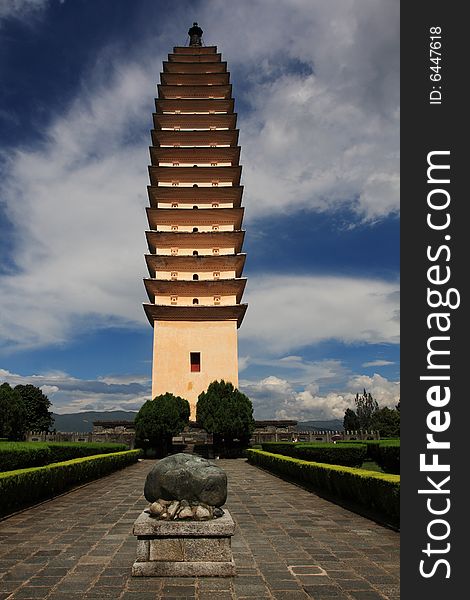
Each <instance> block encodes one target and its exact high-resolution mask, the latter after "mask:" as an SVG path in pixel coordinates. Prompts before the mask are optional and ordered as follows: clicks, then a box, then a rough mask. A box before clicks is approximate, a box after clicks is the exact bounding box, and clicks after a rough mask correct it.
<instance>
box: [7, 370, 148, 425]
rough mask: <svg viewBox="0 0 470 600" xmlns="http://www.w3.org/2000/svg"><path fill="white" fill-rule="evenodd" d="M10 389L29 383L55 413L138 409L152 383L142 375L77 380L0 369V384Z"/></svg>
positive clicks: (60, 374) (74, 378) (69, 377)
mask: <svg viewBox="0 0 470 600" xmlns="http://www.w3.org/2000/svg"><path fill="white" fill-rule="evenodd" d="M4 381H6V382H7V383H9V384H10V385H11V386H15V385H19V384H23V385H24V384H28V383H30V384H32V385H35V386H36V387H40V388H41V390H42V391H43V392H44V394H46V396H47V397H48V398H49V400H50V401H51V402H52V407H51V410H52V411H53V412H55V413H59V414H63V413H75V412H81V411H84V410H100V411H102V410H139V408H140V407H141V406H142V404H143V403H144V402H145V401H146V400H148V399H149V398H150V397H151V381H150V380H149V379H148V378H146V377H144V376H141V375H136V376H132V375H122V376H110V377H103V378H100V379H96V380H87V379H80V378H78V377H73V376H71V375H69V374H68V373H64V372H61V371H55V372H50V373H44V374H40V375H26V376H23V375H19V374H17V373H11V372H9V371H7V370H5V369H0V382H2V383H3V382H4Z"/></svg>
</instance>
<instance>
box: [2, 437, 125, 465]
mask: <svg viewBox="0 0 470 600" xmlns="http://www.w3.org/2000/svg"><path fill="white" fill-rule="evenodd" d="M127 449H128V447H127V446H126V444H112V443H109V444H107V443H102V442H96V443H94V442H9V443H5V444H1V445H0V472H1V471H15V470H18V469H27V468H29V467H42V466H44V465H49V464H51V463H55V462H63V461H66V460H72V459H73V458H81V457H85V456H93V455H96V454H109V453H111V452H123V451H125V450H127Z"/></svg>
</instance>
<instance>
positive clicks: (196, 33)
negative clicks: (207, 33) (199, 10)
mask: <svg viewBox="0 0 470 600" xmlns="http://www.w3.org/2000/svg"><path fill="white" fill-rule="evenodd" d="M202 33H203V31H202V29H201V28H200V27H199V25H198V24H197V23H196V22H194V23H193V26H192V27H191V28H190V29H189V31H188V35H189V45H190V46H202V41H201V37H202Z"/></svg>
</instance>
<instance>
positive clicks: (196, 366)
mask: <svg viewBox="0 0 470 600" xmlns="http://www.w3.org/2000/svg"><path fill="white" fill-rule="evenodd" d="M189 360H190V364H191V373H198V372H199V371H200V370H201V353H200V352H190V353H189Z"/></svg>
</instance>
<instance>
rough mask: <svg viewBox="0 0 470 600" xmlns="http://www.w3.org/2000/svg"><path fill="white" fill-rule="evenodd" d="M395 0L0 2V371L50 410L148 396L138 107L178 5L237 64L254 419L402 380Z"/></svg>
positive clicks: (151, 86)
mask: <svg viewBox="0 0 470 600" xmlns="http://www.w3.org/2000/svg"><path fill="white" fill-rule="evenodd" d="M398 13H399V4H398V2H397V1H394V0H391V1H390V2H385V3H377V2H375V1H373V0H329V1H328V2H322V1H312V0H295V1H294V0H284V1H279V2H276V3H273V2H269V1H268V0H251V1H248V0H241V1H239V2H237V3H230V2H226V1H221V0H220V1H219V0H211V1H199V2H198V1H196V2H194V1H191V2H185V1H180V2H177V3H175V2H170V1H168V2H165V1H159V0H133V2H127V1H124V0H74V1H72V0H65V1H60V0H4V1H3V2H2V4H1V6H0V76H1V79H2V82H3V86H2V88H1V90H0V131H1V138H0V139H1V141H0V144H1V145H0V170H1V181H0V253H1V261H0V379H1V380H6V381H9V382H10V383H12V384H17V383H20V382H21V383H25V382H31V383H34V384H35V385H38V386H41V387H42V389H43V390H44V391H45V392H46V393H47V394H48V396H49V398H50V399H51V401H52V402H53V409H54V410H55V411H56V412H62V413H63V412H77V411H80V410H88V409H96V410H111V409H116V408H121V409H124V410H135V409H138V408H139V407H140V406H141V405H142V403H143V402H144V400H145V399H147V398H149V397H150V377H151V372H150V371H151V351H152V329H151V327H150V326H149V325H148V322H147V321H146V318H145V315H144V313H143V310H142V306H141V305H142V302H144V301H146V294H145V291H144V288H143V285H142V277H145V276H146V275H147V273H146V269H145V263H144V259H143V255H144V253H145V252H146V245H145V236H144V231H145V229H146V227H147V223H146V217H145V206H146V205H147V204H148V200H147V196H146V186H147V183H148V175H147V165H148V163H149V156H148V146H149V144H150V129H151V126H152V123H151V115H152V110H153V102H154V97H155V85H156V83H157V82H158V81H159V73H160V71H161V68H162V61H163V60H164V59H166V56H167V54H168V53H169V52H170V51H171V48H172V47H173V46H174V45H185V44H186V43H187V36H186V32H187V30H188V27H189V26H190V25H191V24H192V22H193V21H194V20H197V21H198V22H199V24H200V25H201V26H202V28H203V29H204V40H205V43H206V44H207V45H217V46H218V47H219V50H220V51H221V52H222V55H223V59H224V60H227V62H228V68H229V70H230V72H231V81H232V83H233V94H234V97H235V109H236V111H237V113H238V127H239V128H240V144H241V147H242V154H241V164H242V166H243V175H242V179H243V184H244V186H245V193H244V198H243V202H244V205H245V207H246V212H245V221H244V227H245V229H246V232H247V233H246V238H245V239H246V242H245V251H246V252H247V254H248V259H247V263H246V269H245V274H246V276H247V277H248V285H247V290H246V296H245V297H246V300H247V301H248V303H249V309H248V312H247V315H246V318H245V321H244V323H243V325H242V327H241V329H240V330H239V356H240V388H241V389H242V390H243V391H245V392H246V393H247V394H248V395H249V396H250V398H251V399H252V401H253V404H254V407H255V416H256V417H257V418H268V417H271V418H296V419H301V420H305V419H329V418H342V416H343V414H344V410H345V409H346V408H347V407H349V406H353V398H354V395H355V394H356V392H360V391H362V389H363V388H364V387H365V388H367V390H368V391H371V392H372V394H373V395H374V396H375V397H376V398H377V400H378V401H379V403H380V404H381V405H384V406H385V405H387V406H394V404H396V402H397V400H398V398H399V321H398V318H399V316H398V315H399V300H398V294H399V173H398V147H399V71H398V63H399V46H398V40H399V14H398Z"/></svg>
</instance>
